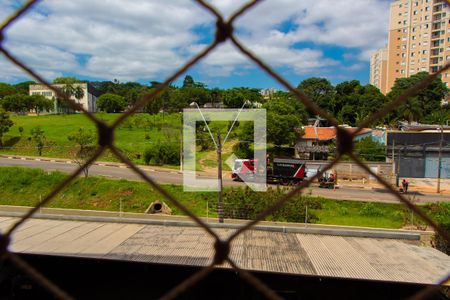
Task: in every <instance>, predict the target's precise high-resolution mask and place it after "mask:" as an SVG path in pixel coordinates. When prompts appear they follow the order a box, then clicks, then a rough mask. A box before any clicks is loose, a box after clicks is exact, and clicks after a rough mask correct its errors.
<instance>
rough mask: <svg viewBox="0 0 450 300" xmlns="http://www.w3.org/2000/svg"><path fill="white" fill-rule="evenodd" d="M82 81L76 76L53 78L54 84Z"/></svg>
mask: <svg viewBox="0 0 450 300" xmlns="http://www.w3.org/2000/svg"><path fill="white" fill-rule="evenodd" d="M80 82H82V81H81V80H79V79H77V78H75V77H57V78H55V79H54V80H53V83H54V84H74V83H80Z"/></svg>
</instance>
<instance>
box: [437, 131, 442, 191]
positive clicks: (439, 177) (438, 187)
mask: <svg viewBox="0 0 450 300" xmlns="http://www.w3.org/2000/svg"><path fill="white" fill-rule="evenodd" d="M443 140H444V126H443V125H442V124H441V140H440V141H439V159H438V176H437V191H436V192H437V193H440V192H441V164H442V142H443Z"/></svg>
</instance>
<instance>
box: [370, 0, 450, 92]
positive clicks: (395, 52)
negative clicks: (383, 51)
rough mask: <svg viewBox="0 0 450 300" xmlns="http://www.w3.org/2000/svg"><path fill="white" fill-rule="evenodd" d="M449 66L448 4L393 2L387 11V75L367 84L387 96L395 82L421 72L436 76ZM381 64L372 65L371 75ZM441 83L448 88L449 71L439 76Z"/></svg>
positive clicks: (436, 1)
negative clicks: (388, 12)
mask: <svg viewBox="0 0 450 300" xmlns="http://www.w3.org/2000/svg"><path fill="white" fill-rule="evenodd" d="M379 51H380V50H379ZM380 61H381V60H380ZM448 62H450V10H449V6H448V4H447V2H446V1H445V0H394V1H393V2H392V3H391V8H390V20H389V40H388V48H387V62H386V65H387V69H386V75H385V77H384V78H383V73H382V72H381V73H379V74H380V76H381V78H378V79H377V78H376V77H375V76H374V77H373V79H372V76H371V79H370V83H371V84H373V85H375V86H377V87H378V88H379V89H380V90H381V91H382V92H383V93H388V92H389V91H390V90H391V89H392V87H393V86H394V83H395V80H396V79H397V78H402V77H410V76H411V75H414V74H417V73H418V72H422V71H425V72H428V73H435V72H437V71H438V70H440V69H441V68H442V67H443V66H444V65H445V64H446V63H448ZM380 64H382V62H380V63H379V64H378V63H374V65H373V68H374V69H373V72H374V73H375V70H376V68H379V69H380ZM381 69H382V68H381ZM371 75H372V63H371ZM377 80H378V81H377ZM442 80H443V81H444V82H445V83H446V84H447V86H448V87H450V71H446V72H445V73H443V74H442ZM383 87H384V88H383Z"/></svg>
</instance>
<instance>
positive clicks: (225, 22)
mask: <svg viewBox="0 0 450 300" xmlns="http://www.w3.org/2000/svg"><path fill="white" fill-rule="evenodd" d="M39 2H40V1H39V0H30V1H27V2H26V3H25V4H24V5H23V6H22V7H21V8H19V9H18V10H17V11H15V12H14V13H13V14H12V15H11V16H9V17H8V18H7V19H6V20H5V21H4V23H3V24H2V25H1V27H0V52H1V53H3V55H4V56H5V57H6V58H7V59H8V60H9V61H10V62H12V63H13V64H15V65H16V66H17V67H19V68H21V69H22V70H23V71H24V72H26V73H27V74H28V75H29V76H31V77H32V78H34V79H35V80H37V81H38V82H40V83H42V84H43V85H45V86H46V87H47V88H49V89H50V90H52V91H53V92H54V93H55V94H56V95H57V96H58V97H59V98H60V99H63V100H64V101H65V103H66V104H67V105H68V106H69V107H70V108H71V109H73V110H75V111H79V112H82V113H84V114H85V115H86V116H87V117H88V118H89V120H90V121H91V122H93V124H95V126H96V128H97V131H98V136H99V139H98V147H97V150H96V152H95V153H94V154H93V156H92V157H91V158H90V159H89V160H87V161H86V162H85V163H84V164H82V165H80V167H79V168H78V169H77V170H76V171H75V172H73V173H72V174H71V175H69V176H68V177H67V178H66V179H65V180H64V181H63V182H61V183H60V184H58V185H57V186H56V187H55V189H54V190H53V191H52V192H51V193H49V194H48V195H47V196H46V197H45V198H44V199H42V201H41V202H40V203H39V204H38V205H37V206H36V207H34V208H32V209H31V210H30V211H29V212H28V213H26V214H25V215H24V216H23V217H22V218H21V219H20V220H19V221H17V222H16V223H15V224H14V225H13V226H12V227H11V228H10V229H9V230H8V231H6V233H2V234H0V255H1V258H2V259H8V260H10V261H11V262H12V263H13V264H14V265H15V266H16V267H17V268H18V269H20V270H22V271H23V272H25V273H26V274H28V275H29V276H30V277H31V278H33V279H34V280H36V282H38V283H40V284H41V285H42V286H43V287H45V288H46V289H47V290H48V291H49V292H51V293H52V294H53V295H54V296H55V297H56V298H59V299H71V297H70V295H68V294H67V293H66V292H65V291H63V290H61V289H60V288H59V287H58V286H57V285H55V284H54V283H52V282H51V281H50V280H49V279H48V278H45V277H44V276H43V275H42V274H40V273H39V271H38V270H36V269H34V268H33V267H32V266H30V265H29V264H27V263H26V262H25V261H23V260H22V259H21V258H20V257H19V256H17V255H16V254H14V253H12V252H10V251H9V250H8V246H9V243H10V240H11V236H12V234H13V233H14V232H15V231H16V230H17V228H18V227H19V226H20V225H21V224H23V223H24V222H25V221H26V220H28V219H29V218H31V217H32V216H33V214H34V213H36V212H37V211H38V210H39V209H40V207H42V206H44V205H46V204H47V203H48V202H50V201H51V200H52V199H53V198H54V197H55V195H56V194H57V193H58V192H60V191H61V190H63V189H64V187H65V186H67V185H68V184H69V183H71V182H72V181H73V180H74V179H75V178H76V177H77V176H78V175H79V174H80V173H81V172H82V171H83V169H85V168H87V167H88V166H89V165H91V164H92V163H93V162H95V161H96V159H97V158H98V157H99V156H100V155H101V154H102V153H103V152H104V151H105V150H106V149H109V150H110V151H111V152H112V153H113V154H114V155H115V156H116V157H117V158H118V159H119V160H120V161H122V162H123V163H125V164H126V165H128V166H129V167H130V169H132V170H133V171H134V172H135V173H136V174H138V175H139V176H140V177H141V178H142V179H143V180H144V181H146V182H147V183H148V184H149V185H151V186H152V187H153V188H154V189H156V190H157V191H159V192H160V193H161V194H162V195H163V196H164V197H165V198H166V199H167V200H169V201H170V202H171V203H172V204H173V205H175V206H176V207H177V208H178V209H180V210H181V211H182V212H183V213H185V214H186V215H188V216H189V217H190V218H191V219H192V220H193V221H194V222H196V223H197V224H198V225H199V226H200V227H202V228H203V229H204V230H205V231H206V232H207V233H208V234H210V235H211V236H212V237H213V238H214V239H215V244H214V248H215V249H214V250H215V255H214V260H213V264H212V265H210V266H208V267H206V268H203V269H202V270H201V271H199V272H198V273H196V274H194V275H192V276H191V277H189V278H187V279H186V280H185V281H184V282H182V283H180V284H178V285H177V286H175V287H173V289H172V290H170V291H168V292H167V294H166V295H165V296H164V297H163V298H164V299H173V298H175V297H177V296H178V295H180V294H181V293H183V292H184V291H186V290H187V289H189V288H190V287H192V286H193V285H194V284H196V283H197V282H198V281H199V280H201V279H202V278H204V277H205V276H207V275H208V274H209V273H210V272H211V271H212V270H213V268H214V266H215V265H220V264H222V263H224V262H228V263H229V264H230V266H231V267H232V268H233V269H235V270H236V271H237V272H238V273H239V274H240V275H241V277H242V278H243V279H244V280H246V281H247V282H248V283H249V284H250V285H252V286H253V287H254V288H255V289H257V290H258V291H260V292H261V293H262V294H263V295H265V296H266V297H267V298H269V299H280V297H279V296H278V295H277V294H276V293H275V292H274V291H273V290H271V289H270V288H269V287H268V286H267V285H266V284H264V283H263V282H261V281H260V280H259V279H258V278H257V277H255V276H254V275H252V273H250V272H248V271H246V270H243V269H241V268H240V267H239V266H238V265H236V263H235V262H234V261H233V260H232V259H231V258H230V257H229V252H230V244H231V242H232V241H233V240H234V239H235V238H236V237H237V236H239V235H240V234H241V233H243V232H244V231H246V230H248V229H250V228H251V227H252V226H253V225H255V224H257V223H258V222H259V221H260V220H263V219H264V218H265V217H267V216H268V215H270V214H272V213H273V212H275V211H276V210H277V209H279V208H280V207H282V206H283V205H284V204H285V203H286V202H287V201H288V200H289V199H291V198H292V197H293V196H295V195H298V194H299V193H300V192H301V191H302V190H304V189H305V188H306V187H308V186H309V185H310V184H311V182H312V181H314V180H316V179H317V178H318V177H319V176H321V175H322V174H323V173H324V172H325V171H327V170H329V169H331V168H332V167H333V166H334V165H335V164H336V163H337V162H338V161H339V160H340V159H341V157H342V156H343V155H348V156H349V157H351V158H352V160H353V161H354V162H356V163H357V164H358V165H359V166H360V167H361V168H362V169H364V170H365V171H366V172H368V173H369V174H371V176H373V177H374V178H376V179H377V180H378V181H379V182H380V183H381V184H382V185H384V186H385V188H386V189H388V190H389V191H390V192H391V193H392V194H393V195H395V196H396V198H397V199H398V200H399V201H400V202H402V203H404V204H405V206H407V207H408V208H409V209H411V211H413V212H414V213H415V214H416V215H418V216H420V217H421V218H422V219H423V220H424V221H425V222H426V223H427V224H428V225H430V226H431V227H432V228H434V230H435V231H436V232H437V233H439V234H440V235H441V236H442V237H443V238H444V239H445V240H447V241H448V242H449V243H450V236H449V234H448V233H447V232H446V231H445V230H443V229H442V228H441V227H439V226H438V225H437V224H436V223H435V222H434V221H433V220H432V219H431V218H430V217H429V216H427V215H426V214H425V213H424V212H423V211H422V210H420V209H418V208H417V207H416V206H415V205H414V204H413V203H411V201H410V200H409V199H407V198H406V197H405V196H404V195H402V194H400V193H399V192H398V191H397V190H395V189H394V188H393V187H392V186H391V185H390V184H389V183H388V182H387V181H386V180H385V179H383V178H382V177H380V176H379V175H378V174H376V173H375V172H374V171H373V170H371V169H370V168H369V167H368V166H367V165H366V164H365V163H364V162H363V161H361V159H360V158H359V157H358V156H357V155H355V154H354V152H353V139H354V137H355V136H356V135H357V134H358V133H359V132H360V131H361V130H362V129H363V128H365V127H369V126H370V125H372V124H374V123H375V122H376V121H377V120H379V119H381V118H383V117H385V116H386V115H387V114H388V113H390V112H392V111H393V110H395V108H396V107H398V106H399V105H400V104H402V103H403V102H405V101H406V100H407V99H408V98H409V97H412V96H415V95H416V94H418V93H419V92H420V91H421V90H422V89H424V88H426V87H427V86H428V84H430V82H431V81H432V80H434V79H435V78H437V77H438V76H439V75H440V74H441V73H442V72H444V71H446V70H448V69H449V68H450V63H448V64H447V65H445V66H444V67H443V68H442V69H440V70H439V71H438V72H436V73H434V74H431V75H429V76H428V77H426V78H425V79H423V80H422V81H420V82H418V83H417V84H416V85H415V86H413V87H411V88H409V89H408V90H406V91H405V92H404V93H403V94H401V95H400V96H399V97H397V98H396V99H395V100H394V101H392V102H390V103H388V104H387V105H385V106H384V107H383V108H382V109H380V110H378V111H377V112H376V113H374V114H373V115H371V116H369V117H368V118H367V119H366V120H364V121H363V122H362V123H361V124H360V125H359V126H358V130H356V131H354V132H353V133H349V132H347V131H345V130H342V129H341V128H339V124H338V122H337V120H336V119H335V118H334V117H333V116H331V115H330V114H329V113H327V112H326V111H324V110H322V109H321V108H320V107H319V106H318V105H317V104H315V103H314V102H313V101H312V100H311V99H309V98H308V97H307V96H306V95H305V94H303V93H302V92H301V91H299V90H297V89H295V88H294V87H293V86H292V85H291V84H290V83H289V82H288V81H287V80H286V79H284V78H283V77H282V76H281V75H279V74H278V73H277V72H275V71H274V70H273V69H272V68H271V67H270V66H269V65H268V64H267V63H266V62H264V61H263V60H262V59H260V58H259V57H258V56H257V55H256V54H255V53H253V52H251V51H250V50H249V49H248V48H247V47H246V46H245V45H244V44H242V43H241V42H240V41H239V40H238V38H237V37H236V36H235V35H234V32H233V24H234V22H235V20H236V19H238V18H239V17H240V16H241V15H243V14H244V13H246V12H247V11H249V10H250V9H251V8H252V7H253V6H255V5H257V4H258V3H259V2H260V1H259V0H252V1H249V2H247V3H246V4H244V5H243V6H242V7H240V8H239V9H238V10H237V11H235V12H234V14H232V15H231V17H230V18H229V19H224V17H223V16H222V14H221V13H220V12H219V11H218V10H217V9H216V8H215V7H213V6H212V5H211V4H210V3H207V2H205V1H204V0H196V3H197V4H198V5H200V6H201V7H202V8H203V9H205V10H206V11H208V12H209V13H211V14H212V15H213V16H214V17H215V19H216V33H215V38H214V40H213V42H212V43H211V44H210V45H208V46H207V47H206V48H205V49H203V50H202V51H201V52H200V53H199V54H197V55H196V56H194V57H193V58H192V59H190V60H189V61H187V62H186V63H185V64H184V65H183V66H181V67H180V68H179V69H178V70H177V71H176V72H175V73H173V74H172V75H171V76H170V77H168V78H167V79H166V80H165V81H164V82H163V83H162V84H160V85H158V86H157V87H156V89H155V90H154V91H152V92H151V93H149V94H147V95H146V96H145V97H142V98H141V99H140V100H139V101H137V102H136V103H135V104H134V105H133V106H132V107H131V108H129V109H128V110H127V111H126V112H124V113H123V114H122V115H121V116H120V117H119V118H118V119H117V120H116V121H115V122H114V123H113V124H112V125H107V124H106V123H105V122H103V121H102V120H100V119H99V118H97V117H96V116H95V115H94V114H92V113H90V112H88V111H87V110H86V109H84V108H83V107H82V106H81V105H80V104H78V103H76V102H75V101H73V100H72V99H70V98H69V97H68V96H67V95H66V94H65V93H63V91H62V90H60V89H59V88H56V87H54V86H52V85H51V84H50V83H49V82H48V81H46V80H45V79H44V78H43V77H41V76H40V75H39V74H38V73H37V72H36V71H35V70H33V69H32V68H30V67H28V66H27V65H26V64H25V63H23V62H22V61H21V60H20V59H18V58H17V57H16V56H14V54H13V53H11V52H10V51H8V50H7V49H6V48H5V47H4V44H3V43H4V41H5V34H6V30H7V29H8V28H9V27H10V26H12V25H13V24H14V22H15V21H16V20H17V19H19V18H21V17H23V16H24V14H25V13H26V12H28V11H29V10H31V9H32V8H33V7H34V6H35V5H36V4H37V3H39ZM446 2H449V0H446ZM225 41H231V43H232V44H233V45H234V47H235V48H236V49H237V50H238V51H239V52H240V53H241V54H243V55H245V56H246V57H247V58H248V59H249V60H251V61H253V62H254V63H255V64H256V65H257V66H258V67H259V68H260V69H261V70H263V71H265V72H266V73H267V74H268V75H269V76H271V77H272V78H273V79H275V80H276V81H277V82H278V83H280V84H281V85H282V86H284V87H285V88H286V89H287V90H289V91H290V92H291V93H292V94H293V95H295V96H296V98H298V100H299V101H301V102H302V103H303V104H304V105H305V106H306V107H307V108H308V109H309V110H310V111H311V112H314V113H315V114H317V115H319V116H321V117H323V118H325V119H327V120H328V122H329V123H330V124H331V125H333V126H335V127H336V130H337V152H338V154H337V155H336V158H335V159H334V160H333V161H331V162H330V163H329V164H328V165H327V166H325V167H324V168H322V169H321V170H320V171H319V172H318V173H317V174H315V175H314V176H313V177H311V178H310V179H309V180H307V181H304V182H303V183H301V184H299V185H297V186H296V187H295V188H294V189H292V190H290V191H289V192H288V193H286V194H284V195H283V196H282V197H281V198H280V199H278V201H276V202H275V203H273V204H272V206H270V207H268V208H266V209H265V210H264V211H263V212H261V213H260V214H259V215H258V216H256V218H255V219H254V220H252V221H249V222H248V223H247V224H245V225H244V226H242V227H240V228H239V229H238V230H236V231H235V232H234V233H233V234H232V235H231V236H230V237H228V238H227V239H224V240H222V239H220V238H219V236H218V235H217V234H216V233H215V232H214V231H213V230H212V229H211V228H210V227H209V226H208V224H206V223H205V222H204V221H202V220H201V219H200V218H198V217H197V216H196V215H195V214H193V213H192V212H191V211H189V209H187V208H186V207H185V206H184V205H182V204H181V203H180V202H179V201H178V200H177V199H176V198H175V197H174V196H172V195H171V194H170V193H169V192H168V191H166V190H165V189H164V188H162V187H161V186H160V185H159V184H158V183H156V182H155V181H154V180H153V179H152V178H150V177H149V176H147V175H146V173H144V172H143V171H142V170H140V169H139V168H138V167H137V166H136V165H134V164H133V163H132V162H131V161H130V160H129V159H128V158H127V157H126V156H125V155H124V154H123V153H122V152H121V151H120V150H119V149H118V148H117V147H116V146H115V145H114V130H115V129H116V128H118V127H119V126H120V125H121V124H123V122H124V121H125V120H126V119H127V118H129V117H130V116H131V115H132V114H133V113H134V112H136V111H138V110H139V109H141V108H142V107H143V106H145V105H146V104H148V103H149V102H150V101H152V99H153V98H154V97H155V96H156V95H158V94H159V93H161V92H162V91H163V89H164V88H166V87H167V86H169V84H170V83H171V82H173V81H174V80H175V79H176V78H178V77H179V76H181V75H182V74H184V73H185V72H186V71H187V70H188V69H190V68H191V67H192V66H193V65H195V64H196V63H198V62H199V61H200V60H202V59H203V58H205V57H206V56H207V55H208V54H210V53H211V52H212V51H213V50H214V49H215V48H216V47H217V46H218V45H219V44H221V43H223V42H225ZM449 278H450V273H449V274H448V275H447V276H446V277H445V278H443V279H442V281H441V282H438V283H437V284H442V283H443V282H445V281H447V280H448V279H449ZM430 291H431V292H432V291H433V289H432V288H427V289H424V290H423V291H422V292H420V293H418V294H416V295H415V299H422V298H423V297H426V296H427V295H428V293H429V292H430Z"/></svg>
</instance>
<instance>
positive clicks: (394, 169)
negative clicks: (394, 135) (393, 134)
mask: <svg viewBox="0 0 450 300" xmlns="http://www.w3.org/2000/svg"><path fill="white" fill-rule="evenodd" d="M392 176H395V178H396V179H395V184H396V185H397V174H396V168H395V140H394V139H393V140H392Z"/></svg>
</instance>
